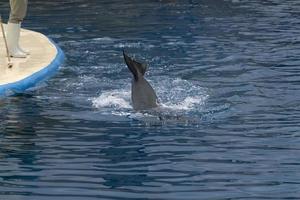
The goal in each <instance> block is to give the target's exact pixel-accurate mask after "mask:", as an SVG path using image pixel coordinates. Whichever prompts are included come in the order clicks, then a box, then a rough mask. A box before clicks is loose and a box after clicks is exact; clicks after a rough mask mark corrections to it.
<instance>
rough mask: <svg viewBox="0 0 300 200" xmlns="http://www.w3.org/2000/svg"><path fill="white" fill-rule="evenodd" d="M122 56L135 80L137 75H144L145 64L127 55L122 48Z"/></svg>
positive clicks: (137, 77)
mask: <svg viewBox="0 0 300 200" xmlns="http://www.w3.org/2000/svg"><path fill="white" fill-rule="evenodd" d="M123 56H124V60H125V63H126V65H127V66H128V68H129V70H130V71H131V73H132V74H133V76H134V79H135V80H138V79H139V76H141V75H142V76H144V74H145V72H146V70H147V66H146V65H145V64H143V63H140V62H137V61H135V60H134V59H132V58H131V57H129V56H128V55H127V54H126V53H125V51H124V50H123Z"/></svg>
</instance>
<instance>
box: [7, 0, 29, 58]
mask: <svg viewBox="0 0 300 200" xmlns="http://www.w3.org/2000/svg"><path fill="white" fill-rule="evenodd" d="M9 2H10V9H11V10H10V16H9V21H8V27H7V43H8V49H9V52H10V56H12V57H17V58H25V57H26V54H27V53H26V52H24V51H23V50H21V49H20V47H19V38H20V31H21V22H22V21H23V19H24V17H25V16H26V12H27V3H28V1H27V0H10V1H9Z"/></svg>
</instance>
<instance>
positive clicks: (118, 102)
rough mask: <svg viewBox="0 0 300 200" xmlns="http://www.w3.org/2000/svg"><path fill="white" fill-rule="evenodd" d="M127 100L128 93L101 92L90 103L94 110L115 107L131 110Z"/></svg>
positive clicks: (116, 91)
mask: <svg viewBox="0 0 300 200" xmlns="http://www.w3.org/2000/svg"><path fill="white" fill-rule="evenodd" d="M129 99H130V92H129V91H120V90H112V91H106V92H103V93H102V94H101V95H100V96H99V97H97V98H94V99H92V103H93V106H94V107H96V108H107V107H110V108H111V107H117V108H124V109H129V108H132V106H131V105H130V101H129Z"/></svg>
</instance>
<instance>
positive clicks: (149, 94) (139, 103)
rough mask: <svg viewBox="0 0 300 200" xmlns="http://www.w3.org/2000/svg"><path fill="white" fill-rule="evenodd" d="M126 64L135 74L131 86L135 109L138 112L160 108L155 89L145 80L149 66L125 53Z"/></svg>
mask: <svg viewBox="0 0 300 200" xmlns="http://www.w3.org/2000/svg"><path fill="white" fill-rule="evenodd" d="M123 56H124V60H125V63H126V65H127V67H128V69H129V70H130V72H131V73H132V74H133V78H132V85H131V101H132V105H133V109H134V110H137V111H141V110H149V109H153V108H156V107H158V98H157V96H156V93H155V91H154V89H153V88H152V87H151V85H150V84H149V83H148V81H147V80H146V79H145V78H144V75H145V72H146V70H147V65H145V64H142V63H140V62H137V61H135V60H134V59H132V58H131V57H129V56H128V55H126V53H125V51H123Z"/></svg>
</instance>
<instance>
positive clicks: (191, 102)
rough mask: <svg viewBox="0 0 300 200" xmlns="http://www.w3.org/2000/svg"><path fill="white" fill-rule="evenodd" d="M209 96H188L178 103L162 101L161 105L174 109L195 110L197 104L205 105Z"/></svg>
mask: <svg viewBox="0 0 300 200" xmlns="http://www.w3.org/2000/svg"><path fill="white" fill-rule="evenodd" d="M207 98H208V95H203V96H194V97H186V98H185V99H184V100H183V101H181V102H178V103H172V102H167V103H162V104H161V105H162V106H163V107H164V108H168V109H172V110H183V111H189V110H193V109H194V108H195V107H197V106H203V105H204V104H205V102H206V99H207Z"/></svg>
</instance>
